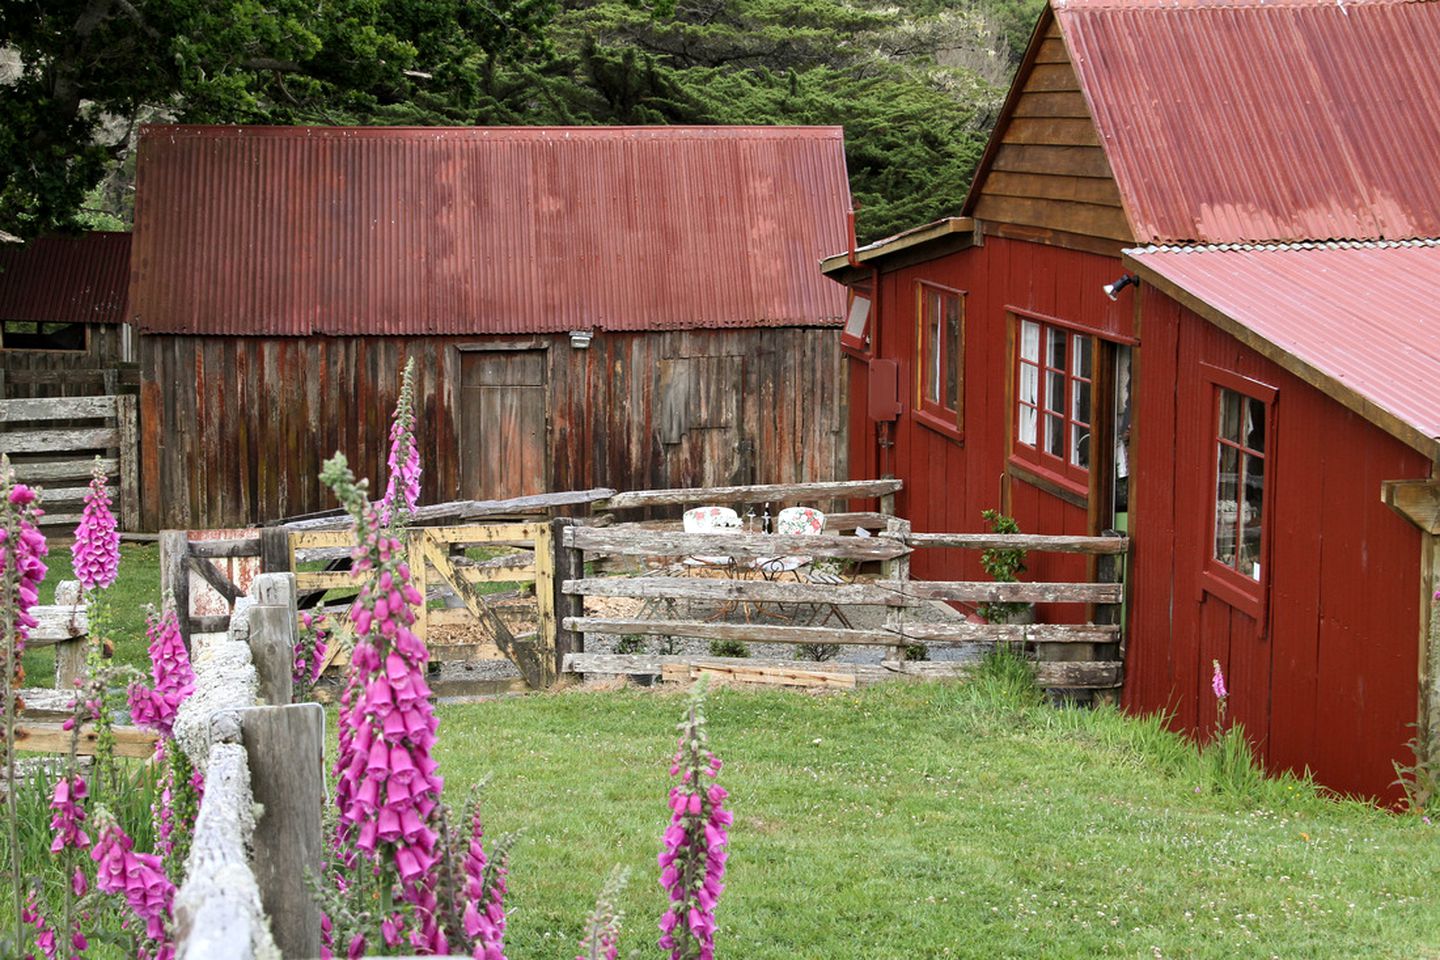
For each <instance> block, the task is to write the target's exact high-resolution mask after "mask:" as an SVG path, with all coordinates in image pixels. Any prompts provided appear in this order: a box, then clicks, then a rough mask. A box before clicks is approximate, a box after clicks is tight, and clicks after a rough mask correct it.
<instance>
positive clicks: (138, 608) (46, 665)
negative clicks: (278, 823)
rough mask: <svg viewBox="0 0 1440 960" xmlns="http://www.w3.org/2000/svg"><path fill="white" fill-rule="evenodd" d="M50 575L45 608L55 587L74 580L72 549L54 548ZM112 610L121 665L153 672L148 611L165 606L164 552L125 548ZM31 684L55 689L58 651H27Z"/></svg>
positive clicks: (110, 598) (110, 595)
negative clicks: (150, 607)
mask: <svg viewBox="0 0 1440 960" xmlns="http://www.w3.org/2000/svg"><path fill="white" fill-rule="evenodd" d="M46 562H47V563H48V565H49V567H50V569H49V572H48V573H46V575H45V580H44V582H43V583H42V584H41V585H40V602H41V603H52V602H54V599H55V586H56V584H58V583H59V582H60V581H61V580H74V579H75V571H74V570H73V569H72V567H71V565H70V544H69V543H68V542H65V543H52V544H51V545H50V555H49V556H48V557H47V558H46ZM106 596H107V602H108V605H109V609H110V637H111V639H112V640H114V641H115V659H116V661H117V662H119V663H125V664H129V665H130V666H133V667H135V668H136V669H138V670H142V671H145V672H147V673H148V672H149V670H150V658H149V655H148V653H147V652H146V646H147V644H146V640H145V607H146V605H147V604H155V605H157V606H158V605H159V603H160V547H159V545H158V544H154V543H126V544H122V545H121V547H120V571H119V574H118V576H117V577H116V579H115V583H114V585H112V586H111V587H110V589H109V590H107V591H106ZM24 664H25V675H26V676H27V677H28V678H29V679H28V680H26V683H28V684H29V685H31V686H39V687H50V686H54V684H55V649H54V648H53V647H37V648H35V649H34V650H29V651H26V653H25V658H24Z"/></svg>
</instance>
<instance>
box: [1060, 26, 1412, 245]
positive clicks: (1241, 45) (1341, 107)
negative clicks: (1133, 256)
mask: <svg viewBox="0 0 1440 960" xmlns="http://www.w3.org/2000/svg"><path fill="white" fill-rule="evenodd" d="M1054 8H1055V15H1056V17H1057V18H1058V20H1059V23H1060V28H1061V32H1062V34H1063V36H1064V38H1065V42H1066V45H1067V48H1068V49H1069V52H1070V56H1071V58H1072V60H1073V61H1074V65H1075V71H1076V74H1077V75H1078V77H1079V78H1080V85H1081V87H1082V88H1083V91H1084V93H1085V97H1086V100H1087V101H1088V103H1089V105H1090V110H1091V113H1092V115H1093V117H1094V119H1095V123H1096V126H1097V128H1098V131H1099V134H1100V141H1101V143H1102V144H1103V145H1104V148H1105V152H1106V155H1107V157H1108V158H1109V161H1110V166H1111V168H1112V169H1113V171H1114V174H1115V179H1116V182H1117V184H1118V186H1119V188H1120V195H1121V197H1122V198H1123V199H1124V203H1125V210H1126V213H1127V215H1128V216H1129V219H1130V223H1131V226H1132V227H1133V228H1134V231H1135V236H1136V238H1137V239H1138V240H1140V241H1142V242H1150V243H1179V242H1203V243H1237V242H1250V241H1298V240H1323V239H1332V238H1333V239H1339V238H1348V239H1405V238H1412V237H1435V236H1440V190H1437V189H1436V186H1435V171H1436V170H1437V169H1440V54H1437V51H1440V4H1437V3H1434V2H1413V0H1275V2H1256V0H1186V2H1177V0H1054Z"/></svg>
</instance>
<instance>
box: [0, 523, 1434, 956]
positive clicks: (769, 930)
mask: <svg viewBox="0 0 1440 960" xmlns="http://www.w3.org/2000/svg"><path fill="white" fill-rule="evenodd" d="M50 559H51V568H52V571H51V574H50V577H49V578H48V579H47V581H46V589H45V590H44V591H42V599H48V597H49V591H51V590H53V585H54V583H55V582H56V581H58V580H59V579H63V578H65V577H68V576H69V575H70V574H69V556H68V551H67V550H66V548H64V547H59V548H57V549H56V551H55V553H54V554H53V555H52V556H51V558H50ZM158 566H159V565H158V551H157V549H156V548H155V547H153V546H145V545H127V546H126V547H125V548H124V562H123V563H122V565H121V576H120V580H119V582H118V583H117V585H116V586H115V588H113V590H112V599H113V601H114V607H115V610H116V612H115V617H114V631H113V632H114V634H115V636H116V639H117V657H118V658H119V659H120V660H122V662H128V663H132V664H134V665H136V666H138V667H141V668H144V667H146V666H147V664H146V662H145V641H144V631H143V627H144V620H143V614H142V612H141V608H142V606H143V604H145V603H150V602H156V601H157V600H158V599H159V569H158ZM51 660H52V658H51V656H50V654H49V653H48V652H46V651H34V652H32V653H30V654H27V656H26V664H27V669H28V670H30V671H31V675H32V677H34V678H35V679H36V680H37V681H38V680H39V679H40V678H41V677H46V676H48V675H49V671H50V669H51V663H50V661H51ZM1003 666H1004V662H1003V661H1001V663H1000V667H1003ZM1022 681H1023V678H1021V677H1018V676H1016V675H1015V673H1014V671H1013V670H1007V669H1001V668H996V669H993V670H991V672H990V673H988V674H987V675H984V676H982V677H980V678H979V679H977V680H975V681H973V682H970V683H967V684H964V685H959V684H951V685H893V686H886V687H878V688H870V689H866V690H862V691H860V692H858V693H854V694H844V695H829V696H819V697H817V696H806V695H802V694H798V693H781V692H759V693H754V692H743V693H742V692H738V691H733V690H719V691H716V692H715V693H714V694H713V695H712V697H711V702H710V721H711V722H710V734H711V738H712V745H713V746H714V748H715V749H716V751H717V752H718V753H720V754H721V756H723V757H724V758H725V760H726V767H725V771H724V774H723V776H722V781H723V782H724V783H725V785H726V786H727V787H729V788H730V789H731V791H732V793H733V796H732V801H731V805H732V807H733V809H734V810H735V812H736V816H737V820H736V826H735V829H734V832H733V834H732V851H733V853H732V857H731V860H730V874H729V878H728V881H729V889H728V890H727V892H726V894H725V897H724V899H723V901H722V904H721V907H720V912H719V919H720V923H721V927H722V929H721V934H720V940H719V955H720V956H721V957H723V958H736V960H751V958H756V960H761V958H782V957H783V958H793V957H805V958H808V957H816V958H821V957H823V958H841V957H866V958H890V957H894V958H897V960H899V958H904V960H915V958H928V957H977V958H980V957H984V958H991V957H1017V958H1018V957H1027V958H1028V957H1060V958H1066V957H1076V958H1080V957H1086V958H1088V957H1106V956H1115V957H1143V958H1155V957H1171V958H1178V957H1196V958H1202V957H1203V958H1208V957H1214V958H1221V957H1224V958H1230V957H1284V958H1290V957H1305V958H1310V957H1337V958H1338V957H1395V958H1401V957H1405V958H1432V960H1434V958H1440V910H1437V909H1436V908H1435V905H1434V900H1435V893H1436V879H1435V878H1436V877H1440V833H1437V830H1436V828H1433V827H1429V826H1427V825H1425V824H1423V823H1422V822H1421V821H1420V820H1419V819H1418V818H1416V817H1408V816H1395V815H1392V814H1387V813H1383V812H1380V811H1376V810H1374V809H1372V808H1370V807H1369V806H1366V805H1364V804H1357V803H1347V802H1340V801H1335V800H1331V799H1325V798H1321V797H1319V796H1317V795H1316V792H1315V790H1314V789H1313V788H1311V787H1310V786H1309V785H1308V784H1305V783H1300V782H1297V781H1294V780H1269V781H1264V780H1258V779H1257V778H1255V777H1253V776H1251V777H1246V776H1243V775H1242V776H1235V775H1234V774H1233V773H1230V774H1226V773H1223V772H1221V771H1220V770H1219V768H1220V767H1221V766H1222V764H1220V763H1219V761H1218V758H1217V757H1216V756H1215V755H1214V754H1213V753H1212V754H1207V755H1201V754H1199V753H1197V751H1196V749H1195V748H1194V746H1193V745H1191V744H1189V743H1188V742H1186V741H1185V740H1183V739H1181V738H1179V737H1176V736H1173V735H1171V734H1169V733H1167V732H1165V731H1164V730H1163V729H1162V728H1161V725H1160V724H1159V723H1158V722H1156V721H1154V720H1134V719H1130V718H1126V717H1123V716H1120V715H1119V714H1118V713H1116V712H1114V711H1112V710H1095V711H1081V710H1059V709H1054V708H1051V707H1048V706H1044V705H1042V704H1041V703H1040V702H1039V701H1038V698H1037V697H1036V696H1035V694H1034V691H1033V689H1030V688H1029V687H1028V686H1027V684H1026V683H1024V682H1022ZM683 702H684V701H683V699H682V698H681V697H679V696H677V695H674V694H668V693H658V692H654V691H649V692H642V691H633V690H630V691H624V690H622V691H608V692H567V693H559V694H553V695H543V696H540V695H537V696H532V697H527V698H522V699H515V700H504V701H496V702H490V703H483V704H476V705H466V706H446V707H442V708H441V710H440V716H441V737H440V746H439V754H440V760H441V764H442V766H441V770H442V773H444V774H445V775H446V777H447V781H448V787H447V791H446V792H447V796H450V797H451V798H454V799H458V798H460V797H462V796H463V795H464V793H465V791H466V789H467V788H468V786H469V785H470V784H471V783H473V782H474V781H475V780H477V779H478V778H480V777H482V776H484V775H487V774H490V775H493V781H492V784H491V787H490V789H489V792H488V807H489V815H488V827H489V830H490V831H491V832H492V833H504V832H508V831H511V830H519V831H522V834H523V835H522V838H521V840H520V842H519V844H518V845H517V847H516V850H515V855H514V860H513V863H512V868H511V891H512V893H511V898H510V902H511V904H512V905H513V911H512V913H511V928H510V929H511V934H510V936H509V942H510V944H511V945H512V948H511V949H510V950H509V951H508V954H509V955H510V956H512V957H516V958H519V960H524V958H534V957H542V956H562V955H565V950H566V949H569V948H570V947H571V945H572V944H573V942H574V941H575V939H576V938H577V937H578V935H579V933H580V927H581V924H582V923H583V921H584V918H585V917H586V915H587V914H588V912H589V910H590V908H591V905H592V901H593V897H594V895H595V893H596V892H597V891H598V890H599V887H600V885H601V883H602V882H603V880H604V877H605V875H606V873H607V872H608V871H609V869H610V867H611V866H612V865H613V864H617V863H618V864H623V865H625V866H628V867H630V868H631V869H632V871H633V873H632V881H631V885H630V888H629V889H628V891H627V893H626V895H625V899H624V906H625V908H626V911H627V913H628V915H629V917H628V921H627V933H626V935H625V937H624V941H623V943H624V950H622V955H627V954H628V953H629V951H630V950H631V949H632V948H641V949H642V951H643V955H646V956H655V955H658V953H657V951H656V950H655V949H654V947H653V943H654V940H655V937H656V931H655V927H654V925H655V922H656V920H657V918H658V916H659V914H660V912H661V910H662V909H663V905H662V899H661V898H662V894H661V892H660V889H659V887H658V885H657V883H656V875H657V871H656V869H655V865H654V856H655V854H656V853H657V852H658V849H659V836H660V832H661V830H662V828H663V825H664V822H665V819H666V815H667V810H666V807H665V804H664V798H665V792H666V790H667V784H668V778H667V777H666V768H667V767H668V763H669V757H670V754H671V752H672V750H673V736H674V733H673V729H674V724H675V722H676V720H677V719H678V717H679V713H680V711H681V708H682V706H683ZM37 816H38V817H39V818H40V821H39V822H42V823H43V811H41V812H40V813H38V814H37Z"/></svg>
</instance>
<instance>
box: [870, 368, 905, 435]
mask: <svg viewBox="0 0 1440 960" xmlns="http://www.w3.org/2000/svg"><path fill="white" fill-rule="evenodd" d="M899 417H900V364H899V363H898V362H897V361H895V360H887V359H882V358H876V359H874V360H871V361H870V419H871V420H897V419H899Z"/></svg>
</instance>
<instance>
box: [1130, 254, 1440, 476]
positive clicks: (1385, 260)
mask: <svg viewBox="0 0 1440 960" xmlns="http://www.w3.org/2000/svg"><path fill="white" fill-rule="evenodd" d="M1125 258H1126V262H1127V264H1130V265H1131V266H1133V267H1135V268H1136V269H1138V271H1139V272H1140V276H1141V280H1142V282H1148V283H1152V284H1155V285H1156V286H1157V287H1158V288H1159V289H1161V290H1162V291H1164V292H1166V293H1167V294H1169V295H1170V296H1172V297H1174V298H1175V299H1177V300H1179V301H1180V302H1182V303H1186V304H1187V305H1189V306H1191V307H1194V308H1197V309H1200V310H1201V311H1202V312H1204V313H1206V314H1208V315H1209V316H1210V318H1211V319H1212V320H1221V321H1224V322H1225V323H1228V324H1236V325H1238V329H1236V330H1233V331H1232V332H1236V333H1237V335H1239V336H1240V337H1241V339H1242V340H1247V341H1248V342H1250V343H1251V345H1252V346H1255V347H1257V348H1259V349H1260V350H1261V352H1263V353H1268V354H1269V355H1271V356H1272V358H1274V359H1276V360H1277V362H1279V363H1280V364H1281V366H1284V367H1286V368H1287V369H1290V370H1291V371H1292V372H1295V373H1298V374H1299V375H1301V376H1302V377H1304V378H1305V379H1309V380H1311V381H1312V382H1315V383H1316V385H1317V386H1319V387H1320V388H1321V389H1322V390H1325V391H1326V392H1327V393H1329V394H1330V395H1331V396H1334V397H1335V398H1336V399H1338V400H1340V401H1341V402H1342V403H1344V404H1345V405H1346V406H1348V407H1350V408H1351V409H1353V410H1356V411H1357V412H1359V413H1360V414H1361V415H1363V416H1365V417H1366V418H1367V419H1370V420H1371V421H1373V422H1375V423H1377V424H1379V425H1380V426H1382V427H1384V428H1386V429H1387V430H1389V431H1390V432H1391V433H1393V434H1395V435H1396V436H1399V437H1400V438H1401V439H1402V440H1405V441H1406V442H1407V443H1410V444H1411V445H1412V446H1414V447H1416V449H1419V450H1421V451H1422V452H1424V453H1426V454H1427V455H1430V456H1436V454H1437V443H1436V438H1440V322H1437V319H1440V241H1424V240H1417V241H1407V242H1401V243H1338V244H1336V243H1326V244H1301V245H1290V246H1257V247H1245V246H1236V247H1218V248H1217V247H1199V248H1194V247H1192V248H1164V247H1158V248H1157V247H1150V248H1145V249H1139V250H1127V251H1126V252H1125Z"/></svg>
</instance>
